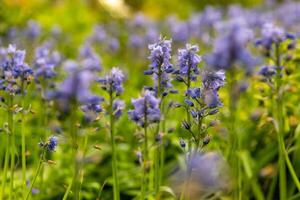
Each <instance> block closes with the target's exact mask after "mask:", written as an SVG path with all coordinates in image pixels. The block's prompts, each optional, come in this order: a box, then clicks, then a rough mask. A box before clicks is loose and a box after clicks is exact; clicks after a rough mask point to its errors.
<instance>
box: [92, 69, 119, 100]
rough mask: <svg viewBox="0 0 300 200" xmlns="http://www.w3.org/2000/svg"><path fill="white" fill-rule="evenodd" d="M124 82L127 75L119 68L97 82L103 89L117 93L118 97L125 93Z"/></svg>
mask: <svg viewBox="0 0 300 200" xmlns="http://www.w3.org/2000/svg"><path fill="white" fill-rule="evenodd" d="M124 80H125V75H124V74H123V72H122V71H121V70H120V69H119V68H117V67H113V68H112V69H111V71H110V73H109V74H108V75H107V76H105V77H103V78H99V79H98V80H97V81H98V82H99V83H101V84H102V88H103V89H105V90H106V91H108V92H109V93H113V92H115V93H116V95H120V94H121V93H122V92H123V82H124Z"/></svg>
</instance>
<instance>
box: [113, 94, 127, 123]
mask: <svg viewBox="0 0 300 200" xmlns="http://www.w3.org/2000/svg"><path fill="white" fill-rule="evenodd" d="M124 108H125V103H124V101H122V100H119V99H117V100H115V101H114V103H113V113H114V116H115V118H116V119H118V118H120V116H121V115H122V113H123V110H124Z"/></svg>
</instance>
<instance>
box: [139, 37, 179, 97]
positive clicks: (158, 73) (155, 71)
mask: <svg viewBox="0 0 300 200" xmlns="http://www.w3.org/2000/svg"><path fill="white" fill-rule="evenodd" d="M171 42H172V41H171V40H165V39H162V38H160V40H159V42H157V43H154V44H150V45H149V49H150V51H151V53H150V56H149V59H150V60H151V64H150V66H149V69H148V70H146V71H145V72H144V74H145V75H153V80H154V86H155V91H156V92H158V91H161V92H162V93H167V91H166V90H167V89H170V88H171V87H172V84H171V79H170V77H169V74H170V73H173V72H174V68H173V66H172V64H171V63H170V59H171ZM159 81H160V83H159ZM159 85H160V88H158V87H159Z"/></svg>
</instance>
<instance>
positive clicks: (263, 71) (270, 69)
mask: <svg viewBox="0 0 300 200" xmlns="http://www.w3.org/2000/svg"><path fill="white" fill-rule="evenodd" d="M259 74H260V75H262V76H264V77H265V78H272V76H275V75H276V68H275V66H263V67H261V68H260V70H259Z"/></svg>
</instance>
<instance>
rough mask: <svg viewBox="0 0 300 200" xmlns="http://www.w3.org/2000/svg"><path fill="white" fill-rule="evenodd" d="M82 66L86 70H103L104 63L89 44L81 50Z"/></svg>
mask: <svg viewBox="0 0 300 200" xmlns="http://www.w3.org/2000/svg"><path fill="white" fill-rule="evenodd" d="M80 60H81V61H80V64H81V65H82V66H84V67H85V68H89V69H91V70H95V71H101V70H102V63H101V60H100V58H99V56H98V55H97V54H96V53H95V52H94V50H93V49H92V48H91V47H90V46H89V45H87V44H85V45H84V46H83V47H81V48H80Z"/></svg>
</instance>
